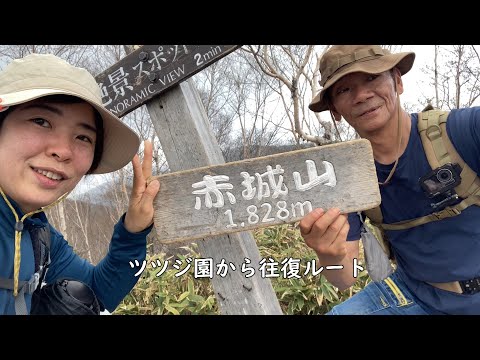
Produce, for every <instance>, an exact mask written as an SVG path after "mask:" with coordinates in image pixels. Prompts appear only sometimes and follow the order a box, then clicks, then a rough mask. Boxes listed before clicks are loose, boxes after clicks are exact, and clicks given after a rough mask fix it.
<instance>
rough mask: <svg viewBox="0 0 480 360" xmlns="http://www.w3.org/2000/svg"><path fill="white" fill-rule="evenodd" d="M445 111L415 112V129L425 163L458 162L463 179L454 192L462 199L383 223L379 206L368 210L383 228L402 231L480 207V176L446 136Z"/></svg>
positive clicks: (372, 218)
mask: <svg viewBox="0 0 480 360" xmlns="http://www.w3.org/2000/svg"><path fill="white" fill-rule="evenodd" d="M448 114H449V112H448V111H441V110H430V111H426V112H421V113H419V114H418V131H419V133H420V137H421V139H422V144H423V148H424V150H425V155H426V157H427V160H428V163H429V164H430V166H431V167H432V169H436V168H438V167H439V166H442V165H445V164H447V163H457V164H459V165H460V167H461V168H462V172H461V174H460V176H461V178H462V182H461V183H460V184H459V185H458V186H457V187H455V191H456V193H457V195H458V196H459V197H461V198H463V200H462V201H461V202H460V203H458V204H457V205H454V206H447V207H446V208H445V209H443V210H441V211H437V212H434V213H432V214H429V215H426V216H422V217H419V218H416V219H410V220H405V221H400V222H396V223H392V224H384V223H383V216H382V213H381V209H380V207H378V208H375V209H371V210H367V211H365V214H366V215H367V216H368V217H369V218H370V220H371V221H372V223H374V224H375V225H377V226H380V227H381V228H382V229H384V230H404V229H409V228H412V227H415V226H419V225H423V224H426V223H429V222H431V221H438V220H443V219H446V218H449V217H453V216H457V215H459V214H460V213H461V212H462V211H463V210H465V209H466V208H467V207H469V206H471V205H478V206H480V179H479V178H478V176H477V174H476V173H475V172H474V171H473V170H472V169H471V168H470V167H469V166H468V165H467V164H466V163H465V162H464V161H463V159H462V158H461V157H460V155H459V154H458V152H457V151H456V150H455V148H454V146H453V144H452V142H451V141H450V139H449V138H448V134H447V128H446V122H447V118H448Z"/></svg>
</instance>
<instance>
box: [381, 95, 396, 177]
mask: <svg viewBox="0 0 480 360" xmlns="http://www.w3.org/2000/svg"><path fill="white" fill-rule="evenodd" d="M397 108H398V120H397V125H398V127H397V129H398V143H397V159H396V160H395V164H394V165H393V168H392V170H390V174H388V177H387V179H386V180H385V181H384V182H380V181H379V182H378V185H382V186H385V185H388V183H389V182H390V180H391V179H392V176H393V173H394V172H395V170H396V168H397V165H398V159H399V158H400V145H401V144H402V127H401V120H400V119H401V118H400V95H398V93H397Z"/></svg>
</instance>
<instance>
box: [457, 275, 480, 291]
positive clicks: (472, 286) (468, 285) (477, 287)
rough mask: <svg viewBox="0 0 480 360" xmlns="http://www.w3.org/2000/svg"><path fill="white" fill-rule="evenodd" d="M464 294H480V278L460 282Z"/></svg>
mask: <svg viewBox="0 0 480 360" xmlns="http://www.w3.org/2000/svg"><path fill="white" fill-rule="evenodd" d="M459 283H460V287H461V288H462V290H463V293H464V294H468V295H473V294H476V293H477V292H480V277H478V278H475V279H470V280H463V281H459Z"/></svg>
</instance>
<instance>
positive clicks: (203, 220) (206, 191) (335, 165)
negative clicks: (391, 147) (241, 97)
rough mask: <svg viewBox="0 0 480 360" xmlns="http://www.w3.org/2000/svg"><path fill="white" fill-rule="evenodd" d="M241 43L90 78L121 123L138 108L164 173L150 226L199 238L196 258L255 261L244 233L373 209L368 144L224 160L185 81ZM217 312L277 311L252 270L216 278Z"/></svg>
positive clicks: (169, 238)
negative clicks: (311, 216)
mask: <svg viewBox="0 0 480 360" xmlns="http://www.w3.org/2000/svg"><path fill="white" fill-rule="evenodd" d="M240 46H241V45H144V46H141V47H140V48H138V49H137V50H135V51H133V52H131V53H130V54H128V55H127V56H126V57H125V58H123V59H122V60H120V61H119V62H118V63H116V64H114V65H113V66H111V67H110V68H109V69H107V70H106V71H104V72H103V73H101V74H100V75H98V76H97V77H96V80H97V83H98V84H99V86H100V89H101V92H102V101H103V103H104V105H105V106H106V107H107V108H108V109H109V110H110V111H111V112H112V113H114V114H116V115H117V116H119V117H121V116H124V115H126V114H127V113H129V112H130V111H132V110H134V109H136V108H137V107H139V106H141V105H142V104H145V105H146V107H147V109H148V112H149V114H150V118H151V120H152V123H153V126H154V128H155V132H156V133H157V136H158V138H159V140H160V142H161V145H162V150H163V152H164V154H165V157H166V159H167V162H168V164H169V167H170V170H171V171H172V173H171V174H167V175H162V176H160V178H161V187H160V192H159V195H158V196H157V198H156V199H155V203H154V206H155V216H154V218H155V227H156V230H157V233H158V235H159V237H160V240H161V241H162V242H164V243H171V242H176V241H183V240H186V239H197V241H196V243H197V245H198V248H199V251H200V254H201V255H202V257H203V258H210V259H213V261H214V263H215V264H218V263H220V262H221V261H222V260H223V261H227V262H230V263H234V264H235V265H236V266H237V267H239V266H240V264H242V263H244V261H245V260H246V259H248V261H249V262H250V263H251V264H252V265H254V264H257V265H258V264H259V263H260V260H261V259H260V253H259V251H258V248H257V246H256V243H255V239H254V238H253V236H252V234H251V232H249V231H242V230H250V229H253V228H255V227H260V226H267V225H273V224H279V223H282V222H292V221H295V220H297V219H300V218H301V217H302V216H303V215H304V214H305V213H307V212H308V211H310V210H311V208H314V207H317V206H324V207H325V208H328V207H330V206H338V207H340V209H341V210H342V211H344V212H348V211H356V210H361V209H367V208H371V207H374V206H376V205H378V203H379V202H380V200H379V199H380V197H379V193H378V185H377V183H376V177H375V169H374V166H373V157H372V153H371V147H370V144H369V143H368V141H366V140H360V141H354V142H352V143H350V144H337V145H332V146H325V147H322V148H316V149H313V150H300V151H297V152H293V153H286V154H282V155H274V156H270V157H266V158H258V159H252V160H246V161H241V162H237V163H231V164H225V160H224V158H223V155H222V153H221V151H220V148H219V146H218V144H217V142H216V139H215V137H214V135H213V131H212V129H211V126H210V123H209V120H208V118H207V115H206V112H205V109H204V107H203V105H202V102H201V100H200V97H199V96H198V93H197V91H196V89H195V87H194V85H193V84H192V82H191V80H190V79H188V78H189V77H191V76H192V75H194V74H195V73H197V72H198V71H201V70H202V69H203V68H205V67H206V66H209V65H211V64H212V63H214V62H216V61H218V60H219V59H221V58H222V57H224V56H225V55H227V54H229V53H231V52H232V51H235V50H236V49H238V48H239V47H240ZM211 281H212V285H213V288H214V291H215V296H216V299H217V302H218V304H219V308H220V312H221V313H222V314H282V310H281V308H280V305H279V302H278V299H277V297H276V295H275V291H274V290H273V287H272V285H271V282H270V280H269V279H268V278H262V277H261V276H260V272H259V271H256V272H255V273H254V275H253V276H251V277H245V276H244V274H243V273H242V272H240V271H230V272H228V274H227V276H225V277H221V276H214V277H213V278H212V279H211Z"/></svg>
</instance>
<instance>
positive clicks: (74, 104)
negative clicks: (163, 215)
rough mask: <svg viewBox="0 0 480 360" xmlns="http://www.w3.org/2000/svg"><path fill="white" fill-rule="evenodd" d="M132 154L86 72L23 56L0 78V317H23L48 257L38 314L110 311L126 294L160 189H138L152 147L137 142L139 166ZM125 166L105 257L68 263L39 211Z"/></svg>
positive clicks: (127, 136)
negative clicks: (126, 199) (128, 185)
mask: <svg viewBox="0 0 480 360" xmlns="http://www.w3.org/2000/svg"><path fill="white" fill-rule="evenodd" d="M138 146H139V138H138V136H137V135H136V134H135V133H134V132H133V131H132V130H131V129H130V128H129V127H128V126H126V125H124V124H123V123H122V122H121V121H120V119H118V118H117V117H116V116H114V115H113V114H112V113H110V111H108V110H107V109H106V108H105V107H104V106H103V105H102V100H101V93H100V88H99V87H98V85H97V83H96V81H95V79H94V78H93V76H92V75H91V74H90V73H88V72H87V71H86V70H85V69H82V68H77V67H74V66H72V65H70V64H69V63H67V62H66V61H64V60H62V59H60V58H58V57H56V56H54V55H40V54H31V55H28V56H26V57H24V58H23V59H17V60H14V61H12V62H11V63H10V64H9V65H8V66H7V67H6V68H5V69H4V70H3V71H2V72H1V73H0V195H1V197H0V264H1V265H0V314H29V313H30V311H31V307H32V292H33V291H34V290H35V288H37V286H38V283H39V280H40V279H39V277H41V276H42V275H43V270H42V268H44V266H46V265H47V262H48V261H46V260H45V258H47V259H48V255H50V264H49V267H48V271H47V272H46V277H45V281H46V283H47V285H46V286H45V289H43V288H42V294H44V295H42V296H43V297H40V298H41V299H42V300H41V302H40V303H41V304H42V306H40V305H39V308H42V309H43V310H44V311H42V312H41V313H48V314H51V313H55V311H53V310H52V309H61V310H62V311H61V314H80V313H86V314H90V313H98V311H99V307H100V306H99V305H98V302H97V301H96V300H97V299H98V301H99V302H100V303H101V304H103V305H104V306H105V308H106V309H107V310H109V311H113V310H114V309H115V307H116V306H117V305H118V304H119V303H120V301H121V300H122V299H123V298H124V297H125V295H127V294H128V293H129V291H130V290H131V289H132V288H133V286H134V285H135V283H136V282H137V279H138V278H137V277H135V276H134V274H135V272H136V270H137V269H134V268H132V267H131V266H130V265H129V262H130V261H131V260H138V261H140V262H142V261H143V260H144V259H145V256H146V236H147V235H148V233H149V232H150V230H151V229H152V225H153V211H154V210H153V199H154V197H155V195H156V194H157V193H158V191H159V188H160V186H159V182H158V181H152V182H150V183H149V184H147V179H148V177H150V176H151V172H152V165H151V163H152V145H151V143H149V142H145V158H144V162H143V165H142V164H141V163H140V160H139V158H138V155H136V152H137V150H138ZM132 159H133V160H132ZM131 160H132V164H133V170H134V180H133V189H132V193H131V196H130V204H129V207H128V210H127V212H126V214H124V215H123V216H122V217H121V219H120V220H119V222H118V223H117V224H116V225H115V228H114V231H113V235H112V241H111V244H110V247H109V252H108V254H107V255H106V256H105V258H104V259H103V260H102V261H101V262H100V263H99V264H98V265H97V266H93V265H92V264H90V263H88V262H87V261H86V260H84V259H82V258H80V257H79V256H78V255H76V254H75V253H74V251H73V249H72V247H71V246H70V245H69V244H68V243H67V241H66V240H65V239H64V238H63V236H62V234H60V233H59V232H58V231H57V230H55V229H54V228H53V227H52V226H51V225H50V224H49V223H48V219H47V218H46V216H45V214H44V212H43V210H45V209H47V208H49V207H51V206H53V205H55V204H56V203H58V202H59V201H61V200H62V199H63V198H64V197H65V196H66V195H67V194H68V193H69V192H71V191H72V190H73V189H74V188H75V186H76V185H77V184H78V183H79V181H80V180H81V179H82V178H83V176H84V175H86V174H103V173H108V172H112V171H115V170H118V169H120V168H122V167H123V166H125V165H127V164H128V163H129V162H130V161H131ZM67 220H68V219H67ZM42 244H43V245H42ZM48 248H49V251H48ZM40 281H41V280H40ZM35 294H37V293H35ZM95 296H96V297H95ZM55 299H56V300H57V304H52V302H53V301H54V300H55ZM45 301H46V303H45ZM65 304H71V306H70V308H68V307H65ZM95 305H96V306H95ZM45 309H46V310H45ZM49 309H50V310H49ZM93 309H94V310H93ZM83 311H84V312H83Z"/></svg>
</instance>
